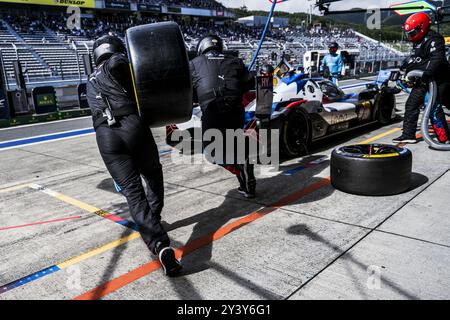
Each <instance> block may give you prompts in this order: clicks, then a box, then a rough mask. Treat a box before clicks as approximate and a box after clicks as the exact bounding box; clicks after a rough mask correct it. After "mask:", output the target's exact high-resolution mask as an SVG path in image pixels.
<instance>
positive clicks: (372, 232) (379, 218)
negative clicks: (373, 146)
mask: <svg viewBox="0 0 450 320" xmlns="http://www.w3.org/2000/svg"><path fill="white" fill-rule="evenodd" d="M403 106H404V97H400V98H399V99H398V107H399V108H400V109H403ZM400 114H401V112H400ZM90 124H91V120H90V119H89V118H85V119H77V120H73V121H66V122H60V123H52V124H48V125H43V126H30V127H22V128H14V129H8V130H2V131H0V137H1V139H2V141H6V140H13V139H21V138H25V137H30V136H34V135H43V134H49V133H55V132H60V131H67V130H76V129H81V128H86V127H89V126H90ZM400 125H401V123H400V122H397V123H393V124H391V125H389V126H385V127H378V126H368V127H366V128H362V129H357V130H355V131H353V132H350V133H345V134H343V135H340V136H336V137H333V138H332V139H327V140H324V141H321V142H320V143H316V144H315V145H314V146H313V149H312V150H311V155H309V156H306V157H304V158H302V159H292V160H290V161H288V162H285V163H282V164H281V167H280V168H279V170H272V169H270V168H264V167H258V178H259V183H258V197H257V198H256V199H254V200H246V199H242V198H240V197H239V195H238V193H237V192H236V190H235V189H236V187H237V186H236V181H235V179H234V178H233V177H230V176H229V175H228V174H227V173H226V172H224V171H223V170H222V169H221V168H218V167H215V166H212V165H204V164H202V165H186V164H182V163H176V162H174V161H173V160H172V157H171V156H173V155H175V154H176V152H173V151H172V150H171V149H170V148H169V147H167V146H166V145H165V144H164V142H163V141H164V136H165V131H164V129H162V128H161V129H155V130H154V133H155V138H156V140H157V143H158V144H159V148H160V151H161V153H162V157H161V161H162V163H163V167H164V174H165V179H166V195H167V197H166V206H165V209H164V212H163V220H164V223H165V225H166V227H167V228H168V229H169V230H170V231H169V233H170V236H171V237H172V239H173V240H174V242H173V245H174V246H175V247H177V248H179V249H180V250H179V251H178V253H179V254H180V255H181V254H182V255H183V259H182V261H183V264H184V265H185V269H184V271H183V274H182V275H181V276H179V277H177V278H172V279H168V278H166V277H164V276H163V274H162V271H161V270H160V269H158V265H157V264H156V263H154V262H152V260H153V258H152V257H151V256H150V254H149V253H148V251H147V249H146V248H145V246H144V245H143V243H142V241H141V240H140V239H139V237H138V236H136V235H135V233H134V230H133V229H132V225H129V224H126V221H131V218H130V216H129V213H128V209H127V205H126V203H125V199H124V198H123V197H122V196H120V195H119V194H117V193H116V192H115V190H114V187H113V184H112V181H111V179H110V176H109V175H108V173H107V171H106V170H105V168H104V165H103V162H102V160H101V158H100V156H99V153H98V151H97V146H96V143H95V137H94V136H93V135H88V136H82V137H75V138H72V139H67V140H61V141H53V142H49V143H45V144H38V145H29V146H24V147H19V148H16V149H11V150H3V151H0V157H1V161H0V163H1V165H0V234H1V237H0V251H1V253H2V254H1V255H0V299H73V298H77V297H78V298H101V299H215V298H216V299H323V298H331V299H383V298H387V299H426V298H437V299H444V298H446V299H448V298H450V290H449V288H450V268H448V265H450V233H449V232H448V230H449V227H450V219H449V217H448V214H449V212H450V210H449V209H448V208H449V204H450V198H449V197H448V196H447V195H448V194H449V191H450V190H449V189H450V173H449V172H448V171H449V169H450V154H449V153H445V152H439V151H433V150H430V149H429V148H428V147H427V145H426V144H425V143H424V142H420V143H419V144H417V145H413V146H411V147H410V149H411V150H412V151H413V156H414V165H413V171H414V183H413V186H412V188H411V190H410V191H408V192H407V193H404V194H402V195H398V196H392V197H377V198H373V197H361V196H353V195H348V194H344V193H342V192H340V191H337V190H335V189H333V188H332V187H331V186H330V184H329V181H328V180H327V177H328V176H329V161H328V160H326V159H322V158H323V157H326V156H328V155H329V154H330V153H331V151H332V149H333V148H335V147H336V146H339V145H343V144H350V143H359V142H362V141H372V140H373V141H374V142H385V143H389V142H390V141H391V139H392V138H393V137H395V135H397V134H398V133H399V131H398V130H396V128H399V127H400ZM5 133H6V134H8V137H7V138H5V136H4V134H5ZM374 139H375V140H374ZM317 159H322V160H321V161H317V162H314V160H317ZM102 210H103V211H102ZM108 214H112V215H108ZM124 221H125V222H124ZM119 239H120V240H119ZM53 266H55V267H57V268H55V269H51V268H52V267H53ZM30 275H32V277H31V279H28V280H27V277H28V276H30ZM34 278H36V279H37V280H34ZM18 279H22V283H17V282H15V281H16V280H18ZM10 284H14V285H15V286H16V287H15V288H14V287H12V288H7V289H5V290H4V292H3V293H1V292H2V291H1V290H2V288H5V287H7V285H10Z"/></svg>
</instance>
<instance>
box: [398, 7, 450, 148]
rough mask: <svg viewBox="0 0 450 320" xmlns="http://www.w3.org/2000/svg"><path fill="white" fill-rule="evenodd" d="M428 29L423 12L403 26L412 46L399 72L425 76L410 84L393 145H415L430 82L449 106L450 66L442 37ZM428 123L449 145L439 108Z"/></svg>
mask: <svg viewBox="0 0 450 320" xmlns="http://www.w3.org/2000/svg"><path fill="white" fill-rule="evenodd" d="M430 25H431V19H430V17H429V16H428V15H427V14H426V13H424V12H420V13H416V14H413V15H412V16H410V17H409V18H408V19H407V20H406V22H405V25H404V31H405V34H406V37H407V39H408V40H409V41H411V42H412V43H413V44H414V45H413V52H412V55H411V57H410V58H408V59H407V61H406V62H405V64H404V65H403V66H402V69H403V70H405V71H406V73H408V72H410V71H412V70H421V71H423V72H424V74H423V77H422V78H421V79H417V80H416V81H415V83H414V84H413V88H412V91H411V93H410V95H409V98H408V100H407V101H406V104H405V116H404V121H403V133H402V135H401V136H400V137H398V138H395V139H393V142H394V143H417V138H416V129H417V121H418V120H419V114H420V107H421V106H422V105H423V104H424V102H425V96H426V94H427V92H428V83H429V81H430V79H431V78H433V80H434V81H436V83H437V86H438V99H439V100H440V103H441V104H443V105H445V106H446V107H448V106H450V101H449V99H450V98H449V97H448V92H449V91H450V90H449V89H450V86H449V81H450V66H449V63H448V61H447V58H446V56H445V40H444V37H443V36H442V35H440V34H439V33H437V32H435V31H433V30H431V29H430ZM430 120H431V122H432V123H433V129H434V131H435V133H436V135H437V137H438V140H439V142H441V143H449V138H450V132H449V128H448V125H447V121H446V118H445V113H444V111H443V109H442V107H439V108H437V110H436V113H435V114H433V115H432V117H431V119H430Z"/></svg>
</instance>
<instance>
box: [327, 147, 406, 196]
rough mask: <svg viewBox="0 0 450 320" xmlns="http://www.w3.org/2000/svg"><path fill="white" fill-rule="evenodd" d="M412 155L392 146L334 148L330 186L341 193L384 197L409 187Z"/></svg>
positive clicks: (403, 149) (404, 149)
mask: <svg viewBox="0 0 450 320" xmlns="http://www.w3.org/2000/svg"><path fill="white" fill-rule="evenodd" d="M411 176H412V153H411V151H409V150H408V149H406V148H401V147H397V146H392V145H381V144H372V145H354V146H344V147H340V148H337V149H335V150H334V151H333V153H332V155H331V183H332V185H333V186H334V187H335V188H336V189H338V190H341V191H344V192H347V193H351V194H358V195H366V196H387V195H394V194H399V193H402V192H405V191H407V190H408V189H409V188H410V186H411Z"/></svg>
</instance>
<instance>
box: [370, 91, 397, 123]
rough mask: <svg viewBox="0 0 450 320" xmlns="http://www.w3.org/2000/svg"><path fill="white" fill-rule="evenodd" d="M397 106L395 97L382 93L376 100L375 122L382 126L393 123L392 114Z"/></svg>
mask: <svg viewBox="0 0 450 320" xmlns="http://www.w3.org/2000/svg"><path fill="white" fill-rule="evenodd" d="M395 104H396V100H395V95H393V94H392V93H388V92H383V91H381V92H380V93H379V94H378V95H377V97H376V99H375V106H376V114H375V120H376V121H378V123H380V124H381V125H387V124H389V123H391V122H392V113H393V111H394V108H395Z"/></svg>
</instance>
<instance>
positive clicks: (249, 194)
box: [238, 187, 256, 199]
mask: <svg viewBox="0 0 450 320" xmlns="http://www.w3.org/2000/svg"><path fill="white" fill-rule="evenodd" d="M238 192H239V193H240V194H242V195H243V196H244V197H246V198H247V199H253V198H254V197H256V194H255V192H254V191H253V192H249V191H247V190H245V189H244V188H243V187H239V188H238Z"/></svg>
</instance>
